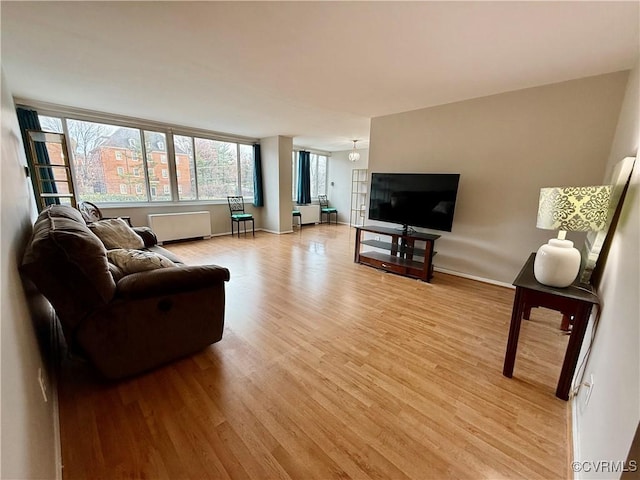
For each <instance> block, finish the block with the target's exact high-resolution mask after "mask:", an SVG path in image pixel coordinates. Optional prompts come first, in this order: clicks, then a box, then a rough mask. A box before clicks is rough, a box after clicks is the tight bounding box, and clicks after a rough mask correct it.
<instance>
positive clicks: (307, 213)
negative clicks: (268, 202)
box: [294, 205, 320, 223]
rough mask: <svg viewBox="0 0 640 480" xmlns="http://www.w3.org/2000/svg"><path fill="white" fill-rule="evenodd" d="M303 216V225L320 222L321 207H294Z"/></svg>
mask: <svg viewBox="0 0 640 480" xmlns="http://www.w3.org/2000/svg"><path fill="white" fill-rule="evenodd" d="M294 208H295V209H296V210H298V211H299V212H300V215H301V216H302V223H319V222H320V205H296V206H295V207H294Z"/></svg>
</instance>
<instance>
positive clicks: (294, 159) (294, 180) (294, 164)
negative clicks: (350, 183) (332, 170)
mask: <svg viewBox="0 0 640 480" xmlns="http://www.w3.org/2000/svg"><path fill="white" fill-rule="evenodd" d="M300 151H305V152H309V153H310V154H311V155H310V157H309V161H310V162H314V160H315V163H316V167H315V168H316V172H317V171H318V161H319V158H320V157H324V158H325V168H324V173H325V175H324V177H325V178H324V192H319V191H318V183H319V182H318V179H319V177H318V176H317V175H316V178H315V189H314V186H313V185H312V186H311V192H312V194H311V201H312V202H315V203H317V202H318V195H327V186H328V184H329V158H331V154H330V153H329V152H322V151H318V150H310V149H307V148H301V149H296V148H294V149H293V151H292V152H291V199H292V200H293V201H294V202H295V201H296V200H297V196H298V195H297V191H296V188H297V185H298V153H299V152H300ZM311 168H312V169H313V167H311ZM311 180H312V181H313V179H311ZM314 190H315V193H316V195H315V196H314V195H313V192H314Z"/></svg>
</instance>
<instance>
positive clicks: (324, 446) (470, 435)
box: [59, 225, 569, 480]
mask: <svg viewBox="0 0 640 480" xmlns="http://www.w3.org/2000/svg"><path fill="white" fill-rule="evenodd" d="M353 237H354V232H353V230H352V229H350V228H348V227H346V226H344V225H338V226H336V225H331V226H328V225H317V226H314V227H305V228H303V229H302V231H301V232H298V231H296V232H295V233H294V234H289V235H279V236H278V235H272V234H267V233H262V232H258V233H256V237H255V238H252V237H251V236H247V237H246V238H240V239H238V238H237V237H236V238H231V237H217V238H213V239H210V240H204V241H195V242H189V243H181V244H173V245H171V246H169V247H168V248H169V249H170V250H172V251H173V252H175V253H176V254H178V255H180V256H181V257H182V258H183V259H184V260H185V261H187V262H188V263H194V264H195V263H216V264H220V265H223V266H226V267H228V268H229V269H230V271H231V281H230V282H229V283H228V284H227V308H226V324H225V332H224V336H223V338H222V341H220V342H219V343H217V344H215V345H212V346H210V347H209V348H207V349H206V350H204V351H202V352H201V353H198V354H196V355H194V356H193V357H190V358H187V359H184V360H181V361H178V362H176V363H173V364H171V365H169V366H166V367H164V368H161V369H159V370H156V371H154V372H151V373H148V374H146V375H143V376H140V377H137V378H133V379H130V380H127V381H123V382H120V383H116V384H110V383H104V382H102V381H100V380H97V379H96V376H95V375H94V374H93V372H92V371H91V370H90V369H89V368H88V367H87V366H86V365H85V364H83V363H82V362H79V361H77V360H74V359H68V358H67V359H65V360H64V361H63V365H62V371H61V379H60V384H59V398H60V416H61V435H62V454H63V461H64V470H63V472H64V478H65V479H67V480H68V479H75V478H90V479H97V478H104V479H115V478H139V479H143V478H144V479H152V478H172V479H180V478H193V479H200V478H238V479H243V478H250V479H280V478H281V479H287V478H291V479H314V478H317V479H331V478H354V479H368V478H372V479H403V478H412V479H431V478H437V479H439V478H468V479H481V478H540V479H551V478H566V477H567V463H568V460H567V457H568V450H569V442H568V436H567V412H568V404H567V402H563V401H561V400H559V399H557V398H556V397H555V396H554V392H555V387H556V382H557V379H558V375H559V370H560V365H561V360H562V357H563V354H564V348H565V346H566V341H567V337H565V336H562V335H561V334H560V331H559V329H558V327H559V325H560V316H559V314H557V313H552V312H549V311H544V310H534V311H533V312H532V317H531V321H528V322H523V325H522V331H521V339H520V347H519V351H518V358H517V361H516V368H515V377H514V378H513V379H507V378H505V377H503V376H502V362H503V358H504V353H505V347H506V342H507V333H508V328H509V319H510V311H511V303H512V301H513V295H514V292H513V290H510V289H507V288H502V287H496V286H493V285H488V284H483V283H479V282H475V281H471V280H466V279H462V278H459V277H454V276H449V275H445V274H442V273H438V272H436V274H435V277H434V279H433V283H431V284H426V283H422V282H419V281H417V280H410V279H406V278H402V277H399V276H395V275H392V274H385V273H382V272H380V271H377V270H375V269H372V268H370V267H365V266H362V265H357V264H354V263H353V241H354V238H353ZM435 263H436V266H437V257H436V262H435Z"/></svg>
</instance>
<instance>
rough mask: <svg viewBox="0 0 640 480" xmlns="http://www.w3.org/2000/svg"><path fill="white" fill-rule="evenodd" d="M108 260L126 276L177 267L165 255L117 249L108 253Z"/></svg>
mask: <svg viewBox="0 0 640 480" xmlns="http://www.w3.org/2000/svg"><path fill="white" fill-rule="evenodd" d="M107 258H108V259H109V261H110V262H111V263H113V264H114V265H115V266H117V267H118V268H120V270H122V272H123V273H124V274H125V275H129V274H130V273H137V272H145V271H147V270H155V269H156V268H168V267H175V266H176V264H175V263H173V262H172V261H171V260H169V259H168V258H167V257H165V256H164V255H160V254H159V253H155V252H148V251H143V250H131V249H125V248H116V249H115V250H109V251H107Z"/></svg>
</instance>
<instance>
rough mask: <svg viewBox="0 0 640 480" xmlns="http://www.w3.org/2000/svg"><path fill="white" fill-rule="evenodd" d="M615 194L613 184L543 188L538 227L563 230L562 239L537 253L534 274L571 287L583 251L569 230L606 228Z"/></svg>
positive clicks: (541, 279) (543, 280)
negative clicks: (576, 245) (609, 209)
mask: <svg viewBox="0 0 640 480" xmlns="http://www.w3.org/2000/svg"><path fill="white" fill-rule="evenodd" d="M610 196H611V186H610V185H598V186H588V187H550V188H542V189H541V190H540V202H539V205H538V221H537V224H536V226H537V227H538V228H543V229H546V230H559V232H558V238H552V239H550V240H549V242H548V243H546V244H544V245H542V246H541V247H540V248H539V249H538V252H537V254H536V259H535V262H534V266H533V267H534V268H533V273H534V275H535V277H536V280H537V281H538V282H540V283H542V284H543V285H548V286H550V287H559V288H564V287H568V286H569V285H571V284H572V283H573V281H574V280H575V279H576V277H577V276H578V271H579V270H580V259H581V258H580V252H579V251H578V250H577V249H576V248H574V247H573V242H572V241H571V240H567V239H566V234H567V231H570V232H587V231H597V230H601V229H603V228H605V226H606V224H607V212H608V207H609V199H610Z"/></svg>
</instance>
